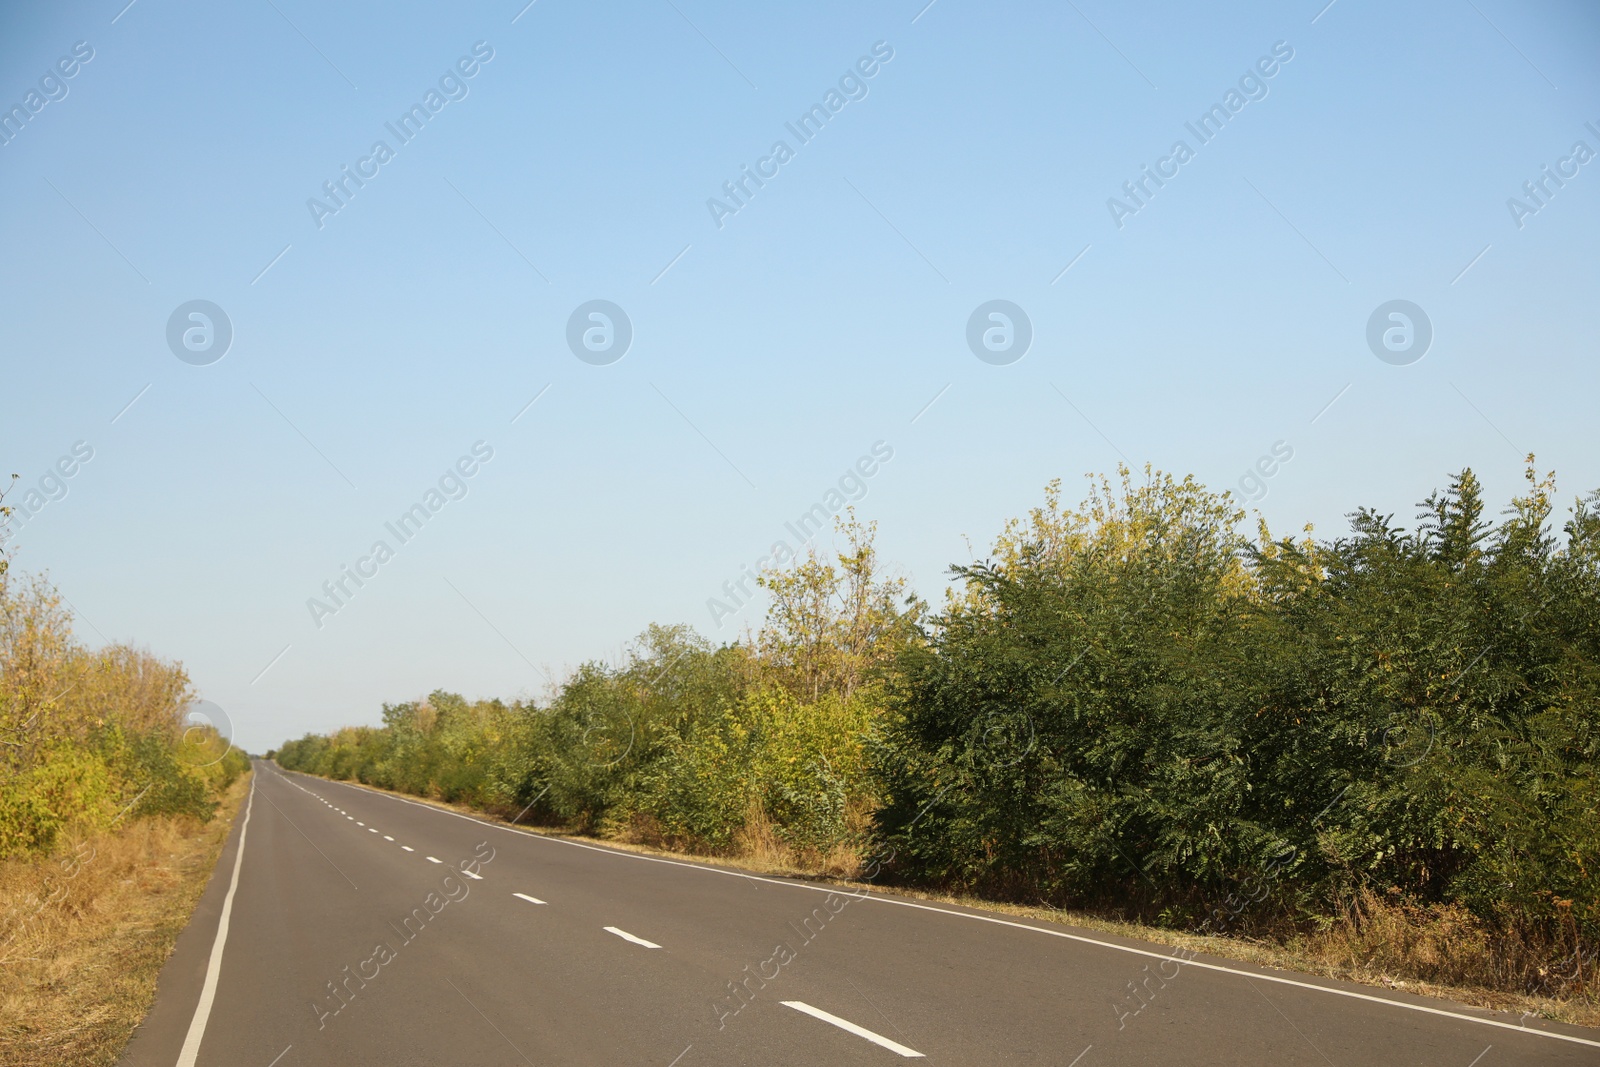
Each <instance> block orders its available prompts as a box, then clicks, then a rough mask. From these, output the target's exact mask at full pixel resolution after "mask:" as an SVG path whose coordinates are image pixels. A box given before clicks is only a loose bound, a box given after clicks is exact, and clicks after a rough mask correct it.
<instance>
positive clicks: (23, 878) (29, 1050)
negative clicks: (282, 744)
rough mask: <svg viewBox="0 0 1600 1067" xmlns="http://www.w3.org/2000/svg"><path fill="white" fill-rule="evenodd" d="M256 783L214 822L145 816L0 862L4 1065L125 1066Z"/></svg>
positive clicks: (235, 795) (237, 788) (244, 781)
mask: <svg viewBox="0 0 1600 1067" xmlns="http://www.w3.org/2000/svg"><path fill="white" fill-rule="evenodd" d="M248 787H249V776H248V775H246V776H245V777H243V778H241V779H240V780H239V781H238V782H235V783H234V785H233V788H232V789H230V790H229V791H228V794H227V795H226V796H225V797H224V798H223V801H222V803H221V805H219V807H218V809H217V817H216V818H215V819H213V820H212V821H211V822H210V823H208V824H204V825H202V824H201V823H199V822H197V821H196V820H194V819H191V818H152V819H141V820H139V821H138V822H134V823H132V824H130V825H127V826H125V827H123V828H121V829H120V830H118V831H117V832H114V833H108V834H102V835H98V836H95V837H91V838H87V839H82V840H78V841H74V842H69V843H68V844H67V845H66V846H65V847H64V848H62V849H61V850H59V851H58V852H57V854H56V855H55V856H54V857H51V858H48V859H39V860H32V861H25V860H6V861H3V862H0V916H3V917H4V921H3V925H0V1065H4V1067H56V1065H58V1064H59V1065H62V1067H66V1065H69V1064H70V1065H72V1067H88V1065H99V1064H107V1065H109V1064H114V1063H116V1061H117V1059H118V1058H119V1057H120V1056H121V1055H122V1050H123V1048H124V1047H125V1046H126V1045H127V1043H128V1038H129V1037H130V1036H131V1035H132V1034H133V1030H134V1027H136V1026H137V1025H138V1024H139V1021H140V1020H141V1019H143V1018H144V1015H145V1013H146V1012H147V1011H148V1010H149V1008H150V1004H151V1002H152V1001H153V1000H154V999H155V993H156V978H157V976H158V975H159V974H160V971H161V965H162V964H163V963H165V962H166V959H167V957H168V955H170V954H171V952H172V946H173V944H174V942H176V940H177V937H178V933H179V931H181V930H182V929H183V927H184V926H185V925H186V924H187V923H188V921H189V917H190V915H191V914H192V913H193V912H194V908H195V905H196V904H197V903H198V902H199V900H200V895H201V893H203V892H204V891H205V887H206V883H207V881H208V880H209V877H210V874H211V871H212V868H213V867H215V866H216V861H217V855H218V854H219V853H220V852H221V851H222V845H223V842H224V841H225V840H226V839H227V835H228V829H229V827H230V826H231V825H232V823H233V817H234V816H235V815H236V814H237V813H238V810H239V804H240V801H241V800H242V798H243V797H244V794H245V791H246V790H247V789H248Z"/></svg>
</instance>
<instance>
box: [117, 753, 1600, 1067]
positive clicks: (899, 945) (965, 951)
mask: <svg viewBox="0 0 1600 1067" xmlns="http://www.w3.org/2000/svg"><path fill="white" fill-rule="evenodd" d="M256 770H257V772H258V773H257V774H256V776H255V782H254V785H253V788H252V792H251V797H250V800H249V801H248V804H247V808H246V810H245V812H243V813H241V815H240V816H239V818H238V820H237V822H236V824H235V827H234V829H233V833H232V836H231V837H230V839H229V842H228V845H227V847H226V848H225V849H224V851H223V854H222V857H221V859H220V860H219V861H218V864H217V869H216V872H215V873H214V875H213V876H212V880H211V884H210V886H209V887H208V888H207V890H206V893H205V896H204V898H203V899H202V901H201V904H200V906H199V908H198V909H197V911H196V913H195V916H194V919H193V920H192V921H191V923H190V925H189V926H188V928H187V929H186V930H185V931H184V932H183V934H182V936H181V937H180V939H179V941H178V946H177V949H176V951H175V952H174V954H173V956H172V958H171V959H170V960H169V961H168V962H167V965H166V967H165V969H164V970H163V971H162V975H161V985H160V990H159V993H158V995H157V998H156V1003H155V1007H154V1009H153V1010H152V1011H151V1013H150V1015H149V1017H148V1018H147V1019H146V1020H145V1022H144V1024H143V1025H142V1026H141V1027H140V1029H139V1031H138V1032H137V1033H136V1034H135V1036H134V1039H133V1041H132V1043H131V1044H130V1045H129V1047H128V1050H127V1053H126V1055H125V1056H124V1058H123V1061H122V1062H123V1063H124V1064H129V1065H139V1067H156V1065H161V1067H170V1065H173V1064H178V1065H180V1067H183V1065H192V1064H200V1065H203V1067H300V1065H310V1064H341V1065H362V1064H374V1065H380V1064H381V1065H385V1067H391V1065H393V1067H398V1065H406V1064H428V1065H457V1064H471V1065H474V1067H494V1065H501V1064H504V1065H508V1067H516V1065H520V1064H537V1065H539V1067H543V1065H546V1064H561V1065H585V1064H604V1065H607V1067H616V1065H631V1064H641V1065H655V1067H702V1065H707V1064H762V1065H777V1064H890V1063H896V1062H901V1061H902V1060H903V1059H906V1058H913V1057H922V1058H925V1059H926V1060H927V1061H928V1062H929V1063H945V1064H971V1065H981V1064H1050V1065H1058V1067H1071V1065H1077V1067H1108V1065H1117V1064H1163V1065H1172V1067H1186V1065H1200V1064H1228V1065H1238V1064H1244V1065H1254V1064H1260V1065H1264V1067H1265V1065H1271V1067H1288V1065H1300V1064H1304V1065H1307V1067H1355V1065H1363V1067H1366V1065H1376V1064H1395V1065H1416V1067H1501V1065H1505V1064H1529V1065H1533V1064H1538V1065H1545V1067H1554V1065H1558V1064H1589V1065H1593V1064H1600V1032H1596V1031H1590V1030H1583V1029H1579V1028H1575V1027H1564V1026H1557V1025H1554V1024H1549V1023H1543V1022H1540V1021H1538V1020H1529V1021H1528V1024H1527V1026H1526V1027H1525V1028H1524V1027H1521V1026H1519V1024H1518V1018H1517V1016H1516V1015H1514V1014H1511V1015H1507V1014H1500V1013H1493V1012H1486V1011H1480V1010H1477V1009H1473V1008H1467V1007H1462V1006H1459V1005H1454V1004H1450V1003H1447V1002H1444V1001H1437V1000H1429V999H1426V998H1422V997H1414V996H1407V995H1405V994H1401V993H1393V992H1389V991H1386V990H1377V989H1373V988H1371V987H1366V986H1355V985H1348V984H1344V983H1339V982H1332V981H1327V980H1323V979H1318V978H1309V977H1305V976H1302V975H1297V974H1292V973H1290V972H1284V971H1273V970H1269V969H1265V968H1257V967H1251V966H1249V965H1246V964H1237V963H1232V962H1230V961H1226V960H1222V959H1217V958H1213V957H1207V956H1198V957H1195V958H1193V959H1191V960H1183V959H1178V958H1174V957H1173V956H1172V950H1170V949H1166V948H1163V947H1162V946H1157V945H1150V944H1145V943H1141V942H1135V941H1129V940H1123V939H1118V938H1114V937H1110V936H1108V935H1104V934H1100V933H1095V932H1091V931H1087V930H1080V929H1076V928H1072V927H1055V926H1046V925H1042V924H1035V923H1029V922H1025V921H1013V920H1009V919H1007V918H1006V917H1004V916H1002V915H998V914H993V913H984V912H980V911H976V910H972V909H962V908H956V907H949V906H945V905H930V904H925V903H922V902H918V901H912V900H909V899H906V898H899V897H895V896H893V895H892V894H887V893H876V892H874V893H871V894H866V895H862V896H859V897H850V896H846V895H844V894H841V893H838V892H830V891H829V889H828V888H827V887H823V886H817V885H813V884H807V883H805V882H799V881H786V880H783V879H773V878H764V877H758V876H753V875H747V874H743V873H741V872H736V871H730V870H727V869H721V868H713V867H705V866H699V865H696V864H689V863H680V862H677V861H671V860H664V859H659V858H655V857H649V856H643V855H639V854H635V853H627V852H620V851H615V850H612V849H607V848H602V847H598V846H592V845H587V844H583V843H578V842H572V841H562V840H557V839H553V838H543V837H538V836H534V835H530V834H525V833H521V832H519V831H515V830H511V829H507V828H505V827H499V826H494V825H491V824H487V823H482V822H479V821H478V820H475V819H471V818H468V817H465V816H461V815H456V814H454V813H451V812H447V811H443V810H440V809H437V808H433V807H430V806H428V805H424V804H419V803H416V802H413V801H408V800H405V799H402V798H398V797H392V796H388V795H385V794H381V793H376V792H373V791H371V790H367V789H363V788H361V787H358V786H352V785H346V784H342V783H336V782H328V781H324V780H321V779H317V778H308V777H305V776H302V775H290V774H285V773H283V772H281V771H279V770H278V769H277V768H276V767H274V766H272V765H271V764H266V763H262V762H257V763H256Z"/></svg>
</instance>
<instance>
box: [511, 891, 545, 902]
mask: <svg viewBox="0 0 1600 1067" xmlns="http://www.w3.org/2000/svg"><path fill="white" fill-rule="evenodd" d="M511 895H512V896H514V897H516V898H518V899H519V900H526V901H527V902H528V903H529V904H543V903H544V901H542V900H540V899H539V898H538V897H530V896H529V895H528V894H526V893H512V894H511Z"/></svg>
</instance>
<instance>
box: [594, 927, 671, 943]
mask: <svg viewBox="0 0 1600 1067" xmlns="http://www.w3.org/2000/svg"><path fill="white" fill-rule="evenodd" d="M601 929H602V930H604V931H605V932H606V933H608V934H616V935H617V936H618V937H620V938H622V940H624V941H632V942H633V943H634V944H635V945H643V946H644V947H645V948H660V947H661V946H660V945H658V944H656V943H655V942H654V941H646V940H645V939H644V938H642V937H635V936H634V935H633V934H630V933H628V931H626V930H618V929H617V928H616V927H615V926H602V927H601Z"/></svg>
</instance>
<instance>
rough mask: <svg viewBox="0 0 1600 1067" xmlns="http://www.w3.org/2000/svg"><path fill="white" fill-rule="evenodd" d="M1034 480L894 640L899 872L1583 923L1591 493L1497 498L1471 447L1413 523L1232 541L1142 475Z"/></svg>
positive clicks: (1599, 734)
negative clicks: (938, 599) (1484, 482)
mask: <svg viewBox="0 0 1600 1067" xmlns="http://www.w3.org/2000/svg"><path fill="white" fill-rule="evenodd" d="M1146 474H1147V477H1146V479H1145V481H1144V482H1143V483H1142V484H1136V483H1135V482H1134V480H1133V479H1132V477H1131V476H1130V474H1129V472H1127V471H1125V470H1124V471H1123V472H1122V478H1121V484H1120V485H1117V486H1113V485H1111V484H1110V483H1109V482H1106V481H1101V482H1100V483H1098V484H1097V485H1096V486H1095V487H1094V490H1093V492H1092V493H1091V495H1090V497H1089V499H1088V501H1087V502H1086V503H1085V504H1084V506H1083V507H1081V508H1080V509H1077V510H1070V509H1064V508H1062V507H1061V505H1060V496H1059V486H1056V485H1052V486H1051V488H1050V490H1049V492H1048V493H1047V498H1046V503H1045V505H1044V506H1043V507H1041V508H1038V509H1036V510H1034V511H1033V512H1032V513H1031V515H1030V516H1029V518H1028V519H1027V521H1025V522H1014V523H1012V524H1011V525H1010V526H1009V527H1008V528H1007V529H1006V530H1005V531H1004V533H1003V534H1002V536H1001V537H1000V538H999V540H998V541H997V543H996V545H995V548H994V552H993V555H992V557H991V559H989V560H988V561H986V562H983V563H976V564H973V565H970V566H964V567H956V568H953V570H954V573H955V574H956V575H957V577H958V578H959V579H960V588H959V591H958V593H957V594H956V595H953V596H952V597H951V598H950V599H949V601H948V602H947V603H946V605H945V607H944V610H943V611H942V612H941V613H940V614H939V615H937V616H936V617H934V618H932V619H931V620H929V626H928V629H927V640H926V641H925V642H922V643H912V644H910V645H908V646H907V647H906V650H905V651H904V653H903V654H902V656H901V659H900V668H901V669H900V671H899V672H898V674H897V677H896V681H895V684H894V686H893V692H892V699H891V704H892V713H891V715H890V717H889V719H888V726H887V729H886V730H885V731H884V735H883V737H882V740H881V741H880V742H878V743H876V744H875V745H874V748H873V769H874V773H875V782H876V784H877V787H878V789H879V790H880V796H881V799H882V803H883V806H882V808H881V810H880V811H879V812H878V829H879V832H880V833H881V834H882V835H883V838H884V841H885V845H886V847H889V848H892V849H893V851H894V856H895V861H894V870H895V871H896V872H897V873H898V874H899V876H901V877H904V878H909V879H912V880H921V881H928V882H934V883H939V884H943V885H947V886H959V887H963V888H969V889H977V890H980V891H984V892H989V893H996V894H1002V895H1009V896H1013V897H1019V898H1025V899H1043V900H1047V901H1052V902H1059V903H1064V904H1077V905H1080V906H1082V905H1092V906H1108V905H1109V906H1112V907H1115V908H1118V909H1121V910H1124V911H1131V912H1134V913H1138V914H1143V915H1145V916H1148V917H1164V918H1165V919H1167V920H1168V921H1182V922H1195V921H1198V920H1199V919H1200V917H1201V916H1203V915H1206V914H1208V913H1212V914H1213V915H1214V914H1215V912H1214V909H1215V903H1216V902H1217V901H1219V900H1222V899H1224V898H1225V897H1227V896H1228V894H1229V893H1230V892H1231V891H1232V890H1233V889H1234V888H1235V887H1237V886H1239V885H1241V884H1243V883H1246V882H1253V884H1255V885H1256V886H1257V887H1259V892H1258V893H1257V894H1256V895H1257V896H1258V897H1267V898H1270V900H1269V901H1268V902H1267V904H1266V905H1265V906H1264V909H1263V910H1265V911H1266V912H1267V913H1273V914H1277V915H1280V916H1285V915H1286V916H1289V917H1292V918H1294V919H1299V920H1303V919H1307V918H1317V917H1321V918H1326V917H1328V916H1331V915H1335V914H1342V913H1348V909H1349V908H1350V906H1351V902H1352V901H1357V900H1360V899H1363V896H1362V894H1363V892H1364V891H1376V892H1378V893H1386V892H1398V893H1400V894H1402V895H1403V896H1404V897H1405V898H1406V899H1408V900H1412V901H1419V902H1424V903H1427V902H1455V903H1459V904H1462V905H1465V906H1467V907H1468V908H1470V909H1471V910H1472V911H1473V912H1474V913H1476V914H1477V915H1479V916H1480V917H1481V918H1484V919H1486V920H1490V921H1493V922H1497V923H1505V924H1510V925H1512V926H1518V925H1521V926H1527V925H1534V926H1541V927H1544V928H1546V929H1549V928H1550V927H1552V925H1555V926H1570V927H1575V928H1577V929H1581V930H1582V931H1583V932H1584V933H1585V934H1586V935H1588V936H1590V937H1592V936H1594V935H1595V934H1596V933H1597V932H1600V829H1597V828H1600V781H1597V777H1596V771H1597V767H1600V516H1597V514H1596V504H1597V497H1596V496H1595V495H1591V496H1590V497H1589V498H1588V499H1587V500H1585V501H1580V502H1578V503H1576V504H1575V505H1574V506H1573V508H1572V510H1571V513H1570V516H1569V518H1568V519H1567V521H1566V522H1565V524H1564V526H1563V528H1562V529H1561V530H1560V531H1559V536H1558V534H1557V532H1556V531H1554V530H1553V529H1552V523H1551V521H1550V516H1551V512H1552V505H1551V495H1552V492H1553V484H1552V480H1551V479H1549V478H1546V479H1544V480H1539V479H1538V478H1536V477H1535V475H1534V473H1533V470H1532V466H1531V459H1530V466H1529V472H1528V483H1529V484H1528V488H1527V491H1526V492H1525V493H1524V494H1523V495H1522V496H1519V497H1517V498H1515V499H1514V500H1513V501H1512V502H1511V505H1510V507H1509V509H1508V510H1507V511H1506V513H1505V515H1504V517H1503V519H1502V521H1500V522H1499V523H1498V524H1492V523H1490V522H1489V521H1487V520H1486V519H1485V518H1484V514H1483V512H1484V506H1483V501H1482V499H1481V490H1480V486H1479V483H1478V480H1477V479H1476V478H1475V477H1474V475H1473V474H1472V472H1471V471H1470V470H1468V471H1463V472H1462V473H1461V474H1460V475H1459V476H1457V477H1456V478H1454V479H1453V480H1452V481H1451V483H1450V485H1449V488H1448V489H1446V490H1445V491H1443V492H1441V493H1436V494H1435V495H1433V496H1431V497H1429V498H1428V499H1427V500H1426V501H1424V502H1423V504H1422V505H1421V512H1420V514H1419V516H1418V521H1417V523H1416V524H1415V525H1414V526H1413V527H1412V528H1411V529H1409V530H1408V529H1404V528H1402V527H1400V526H1397V525H1395V523H1394V522H1393V520H1392V518H1391V517H1389V516H1383V515H1379V514H1376V513H1374V512H1372V511H1369V510H1362V511H1358V512H1356V513H1354V514H1353V515H1352V516H1351V528H1350V532H1349V533H1348V534H1346V535H1344V536H1341V537H1337V538H1334V539H1332V540H1318V539H1315V538H1313V537H1311V536H1309V533H1310V531H1309V530H1308V531H1307V536H1305V537H1303V538H1300V539H1294V538H1280V539H1275V538H1273V537H1272V536H1271V534H1270V533H1269V532H1268V531H1267V530H1266V528H1265V526H1264V525H1263V526H1262V528H1261V529H1260V533H1259V536H1258V537H1257V538H1256V539H1254V540H1250V539H1247V538H1245V537H1244V536H1243V535H1242V534H1241V533H1240V532H1239V527H1240V525H1241V523H1242V521H1243V519H1244V515H1243V513H1242V512H1241V511H1239V510H1237V509H1235V508H1234V507H1233V506H1232V504H1231V501H1230V500H1229V498H1228V497H1227V496H1226V495H1225V494H1224V495H1221V496H1218V495H1214V494H1211V493H1209V492H1207V491H1205V490H1204V488H1203V487H1201V486H1199V485H1198V484H1196V483H1195V482H1194V481H1193V480H1192V479H1185V480H1183V481H1181V482H1180V481H1176V480H1174V479H1173V478H1171V477H1170V476H1166V475H1161V474H1159V473H1154V472H1149V471H1148V470H1147V472H1146Z"/></svg>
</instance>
